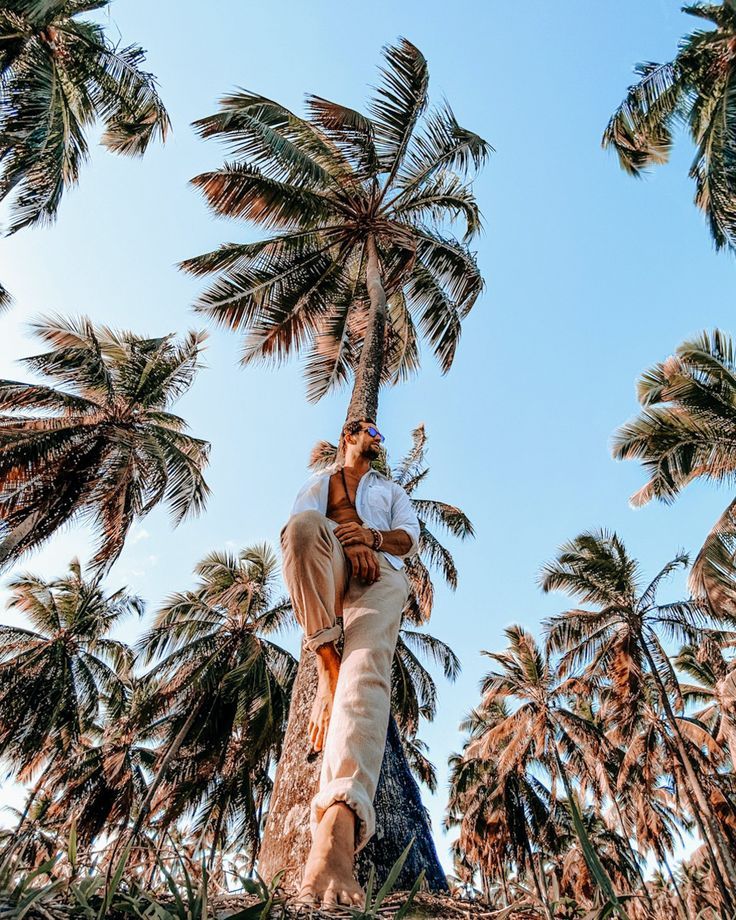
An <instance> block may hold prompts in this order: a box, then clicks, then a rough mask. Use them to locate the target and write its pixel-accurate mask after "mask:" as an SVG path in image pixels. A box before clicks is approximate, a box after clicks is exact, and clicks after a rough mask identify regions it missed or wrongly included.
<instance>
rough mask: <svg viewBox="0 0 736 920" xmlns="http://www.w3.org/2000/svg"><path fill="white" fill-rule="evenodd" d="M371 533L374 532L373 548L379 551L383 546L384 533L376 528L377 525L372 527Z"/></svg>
mask: <svg viewBox="0 0 736 920" xmlns="http://www.w3.org/2000/svg"><path fill="white" fill-rule="evenodd" d="M371 533H372V534H373V549H374V550H375V551H376V552H378V550H379V549H380V548H381V547H382V546H383V534H382V533H381V531H380V530H376V529H375V527H371Z"/></svg>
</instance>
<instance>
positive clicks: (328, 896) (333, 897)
mask: <svg viewBox="0 0 736 920" xmlns="http://www.w3.org/2000/svg"><path fill="white" fill-rule="evenodd" d="M337 905H338V898H337V892H336V891H335V889H334V888H328V889H327V891H325V896H324V899H323V901H322V906H323V907H337Z"/></svg>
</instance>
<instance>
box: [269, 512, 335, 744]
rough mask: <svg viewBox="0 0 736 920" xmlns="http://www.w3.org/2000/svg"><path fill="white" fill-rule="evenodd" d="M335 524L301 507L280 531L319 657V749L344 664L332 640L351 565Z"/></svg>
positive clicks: (313, 732)
mask: <svg viewBox="0 0 736 920" xmlns="http://www.w3.org/2000/svg"><path fill="white" fill-rule="evenodd" d="M334 527H335V525H334V523H333V522H332V521H330V520H329V519H328V518H326V517H325V516H324V515H323V514H320V513H319V512H318V511H303V512H301V513H300V514H295V515H293V517H291V518H290V519H289V521H288V522H287V524H286V526H285V527H284V529H283V530H282V531H281V547H282V550H283V571H284V581H285V582H286V586H287V588H288V589H289V594H290V595H291V600H292V604H293V606H294V613H295V614H296V617H297V620H298V621H299V623H300V625H301V627H302V629H303V630H304V641H305V645H306V647H307V649H309V650H310V651H313V652H315V656H316V659H315V660H316V664H317V676H318V684H317V694H316V696H315V699H314V703H313V705H312V713H311V718H310V720H309V737H310V740H311V742H312V746H313V748H314V750H315V751H321V750H322V748H323V746H324V740H325V736H326V734H327V727H328V725H329V722H330V716H331V713H332V701H333V697H334V695H335V688H336V686H337V678H338V673H339V669H340V656H339V655H338V653H337V650H336V648H335V646H334V642H335V640H336V639H337V638H338V637H339V636H340V633H341V629H340V627H339V626H338V625H337V620H336V615H337V613H338V612H339V611H340V610H341V607H342V598H343V593H344V591H345V584H346V581H347V566H346V563H345V554H344V553H343V550H342V547H341V546H340V541H339V540H338V539H337V537H336V536H335V534H334Z"/></svg>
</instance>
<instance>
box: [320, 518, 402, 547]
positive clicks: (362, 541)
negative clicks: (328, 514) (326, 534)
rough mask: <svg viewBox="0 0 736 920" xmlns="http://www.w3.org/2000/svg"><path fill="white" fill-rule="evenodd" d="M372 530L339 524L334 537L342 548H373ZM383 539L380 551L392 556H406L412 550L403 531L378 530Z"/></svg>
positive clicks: (357, 525)
mask: <svg viewBox="0 0 736 920" xmlns="http://www.w3.org/2000/svg"><path fill="white" fill-rule="evenodd" d="M373 530H374V528H369V527H365V526H363V524H354V523H353V522H352V521H351V522H350V523H349V524H340V526H339V527H336V528H335V536H336V537H337V539H338V540H339V541H340V543H342V545H343V546H368V547H370V548H371V549H372V548H373ZM378 532H379V533H380V534H381V536H382V537H383V542H382V543H381V547H380V548H381V550H382V552H384V553H390V555H392V556H406V555H407V554H408V553H409V550H410V549H411V548H412V545H413V543H414V540H413V538H412V537H411V536H409V534H408V533H407V532H406V531H405V530H401V529H400V528H397V529H396V530H379V531H378Z"/></svg>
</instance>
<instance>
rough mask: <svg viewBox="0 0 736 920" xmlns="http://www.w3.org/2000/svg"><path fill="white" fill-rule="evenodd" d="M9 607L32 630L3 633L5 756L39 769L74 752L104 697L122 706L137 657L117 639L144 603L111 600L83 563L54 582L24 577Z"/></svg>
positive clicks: (0, 697)
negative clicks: (55, 756)
mask: <svg viewBox="0 0 736 920" xmlns="http://www.w3.org/2000/svg"><path fill="white" fill-rule="evenodd" d="M9 589H10V600H9V604H8V606H9V607H10V608H11V609H13V610H15V611H17V612H19V613H22V614H23V615H24V616H25V617H27V618H28V620H29V624H30V628H25V627H20V626H10V625H3V626H0V647H1V648H2V652H1V653H0V756H1V757H4V758H7V760H8V761H9V762H11V763H15V764H17V765H18V766H20V767H29V766H36V765H37V764H38V763H39V761H41V760H44V759H45V758H49V757H51V756H52V749H53V750H54V751H56V752H57V753H58V752H68V751H69V749H70V746H71V745H72V744H74V743H75V742H77V741H78V740H79V738H80V737H81V735H82V733H83V732H85V731H86V730H87V729H89V728H90V727H91V726H92V724H93V723H94V721H95V719H96V718H97V716H98V714H99V711H100V705H101V702H102V698H103V696H106V697H107V698H108V702H109V705H112V706H114V705H116V703H115V701H117V700H119V698H120V696H121V694H122V693H123V689H124V688H123V677H124V676H126V675H127V674H128V673H129V671H130V668H131V667H132V663H133V661H132V653H131V651H130V649H129V648H128V647H127V646H126V645H125V644H124V643H122V642H119V641H117V640H114V639H111V638H110V636H109V633H110V631H111V630H112V629H113V627H114V626H115V625H116V624H117V623H118V622H119V621H120V620H121V619H122V618H123V617H125V616H128V615H130V614H131V613H136V614H138V615H140V614H142V612H143V602H142V601H141V600H140V598H138V597H135V596H134V595H131V594H129V593H128V592H126V591H124V590H118V591H115V592H113V593H111V594H106V593H105V591H104V590H103V588H102V587H101V585H100V580H99V578H93V579H91V580H89V579H87V578H85V577H84V574H83V572H82V567H81V565H80V564H79V562H78V561H77V560H76V559H75V560H73V561H72V563H71V565H70V567H69V573H68V574H67V575H66V576H64V577H63V578H57V579H54V580H51V581H46V580H44V579H41V578H38V577H36V576H33V575H29V574H24V575H19V576H18V577H16V578H14V579H13V580H12V581H11V583H10V585H9Z"/></svg>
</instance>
